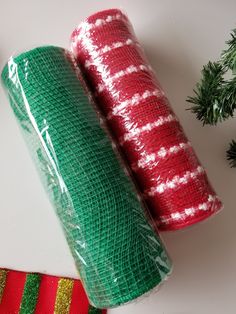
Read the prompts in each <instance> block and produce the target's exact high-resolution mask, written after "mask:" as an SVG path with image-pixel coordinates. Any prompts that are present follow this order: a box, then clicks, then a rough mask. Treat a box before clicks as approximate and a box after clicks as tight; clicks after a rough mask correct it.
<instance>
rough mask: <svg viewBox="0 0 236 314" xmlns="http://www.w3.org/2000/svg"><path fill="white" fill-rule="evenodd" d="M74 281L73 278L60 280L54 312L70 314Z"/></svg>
mask: <svg viewBox="0 0 236 314" xmlns="http://www.w3.org/2000/svg"><path fill="white" fill-rule="evenodd" d="M73 286H74V281H73V280H72V279H60V280H59V281H58V287H57V296H56V303H55V309H54V314H68V313H69V311H70V303H71V296H72V290H73Z"/></svg>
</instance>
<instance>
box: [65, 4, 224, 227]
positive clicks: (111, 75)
mask: <svg viewBox="0 0 236 314" xmlns="http://www.w3.org/2000/svg"><path fill="white" fill-rule="evenodd" d="M71 44H72V50H73V53H74V55H75V57H76V60H77V62H78V63H79V65H80V67H81V69H82V71H83V72H84V74H85V77H86V79H87V81H88V83H89V85H90V87H91V90H92V92H93V94H94V96H95V98H96V102H97V105H98V109H99V111H100V112H101V113H102V115H103V116H104V117H105V118H106V120H107V124H108V127H109V129H110V131H111V134H112V135H113V137H114V138H115V139H116V141H117V143H118V144H119V147H120V151H121V152H122V153H123V155H124V158H125V159H126V163H127V164H128V165H129V167H130V169H131V170H132V175H133V177H134V179H135V181H136V183H137V185H138V187H139V190H140V192H141V195H142V198H143V199H144V200H145V202H146V204H147V207H148V209H149V211H150V213H151V215H152V216H153V217H154V219H155V221H156V222H157V223H158V226H159V229H161V230H175V229H180V228H183V227H186V226H188V225H191V224H193V223H196V222H198V221H201V220H203V219H205V218H207V217H209V216H211V215H212V214H213V213H215V212H217V211H218V210H219V209H220V208H221V206H222V205H221V202H220V200H219V198H218V197H217V196H216V194H215V192H214V190H213V188H212V187H211V185H210V183H209V181H208V179H207V175H206V173H205V170H204V169H203V167H202V166H201V164H200V163H199V160H198V158H197V157H196V154H195V152H194V150H193V148H192V146H191V144H190V142H189V141H188V139H187V138H186V136H185V134H184V132H183V129H182V127H181V125H180V123H179V121H178V119H177V117H176V115H175V114H174V113H173V111H172V109H171V107H170V105H169V103H168V100H167V99H166V97H165V95H164V93H163V91H162V89H161V87H160V85H159V83H158V81H157V80H156V78H155V75H154V73H153V71H152V69H151V67H150V65H149V63H148V62H147V60H146V58H145V56H144V53H143V50H142V48H141V46H140V44H139V43H138V41H137V38H136V36H135V34H134V31H133V28H132V26H131V24H130V22H129V20H128V18H127V17H126V16H125V15H124V14H123V13H122V12H121V11H119V10H116V9H113V10H106V11H102V12H99V13H96V14H94V15H92V16H90V17H89V18H87V19H86V20H85V21H84V22H83V23H81V24H80V25H79V27H78V28H77V29H76V30H75V31H74V32H73V34H72V38H71Z"/></svg>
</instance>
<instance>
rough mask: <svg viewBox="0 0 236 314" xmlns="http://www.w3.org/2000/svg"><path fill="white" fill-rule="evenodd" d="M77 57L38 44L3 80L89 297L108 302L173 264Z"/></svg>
mask: <svg viewBox="0 0 236 314" xmlns="http://www.w3.org/2000/svg"><path fill="white" fill-rule="evenodd" d="M71 60H72V58H71V56H69V55H68V52H66V51H65V50H64V49H62V48H57V47H52V46H47V47H40V48H35V49H33V50H30V51H28V52H25V53H22V54H20V55H18V56H16V57H12V58H10V59H9V62H8V64H7V65H6V66H5V67H4V69H3V72H2V80H3V84H4V86H5V87H6V90H7V92H8V95H9V98H10V103H11V106H12V108H13V110H14V113H15V115H16V118H17V120H18V121H19V123H20V126H21V129H22V131H23V133H24V136H25V138H26V142H28V144H29V146H30V150H31V152H32V154H33V158H34V159H35V160H36V162H37V166H38V169H39V172H40V174H41V177H42V179H43V181H44V184H45V186H46V189H47V191H48V192H49V194H50V197H51V200H52V203H53V205H54V206H55V209H56V212H57V215H58V216H59V218H60V221H61V223H62V226H63V228H64V231H65V234H66V238H67V240H68V243H69V246H70V249H71V252H72V254H73V256H74V259H75V262H76V265H77V268H78V271H79V274H80V277H81V279H82V281H83V285H84V287H85V290H86V292H87V295H88V297H89V300H90V302H91V304H92V305H94V306H96V307H98V308H107V307H113V306H116V305H119V304H122V303H125V302H128V301H131V300H132V299H134V298H137V297H139V296H141V295H142V294H144V293H146V292H147V291H149V290H150V289H152V288H154V287H156V286H157V285H158V284H160V283H161V282H162V281H163V279H165V278H166V277H167V275H168V274H169V272H170V268H171V266H170V262H169V260H168V256H167V254H166V251H165V249H164V248H163V246H162V243H161V241H160V239H159V237H158V235H156V234H155V232H154V231H153V229H152V227H151V226H150V224H149V222H148V220H147V218H146V216H145V214H144V211H143V209H142V207H141V205H140V203H139V201H138V200H137V198H136V195H135V192H134V188H133V186H132V185H131V183H130V182H129V179H128V177H126V175H125V174H124V171H123V169H122V168H121V165H120V163H119V161H118V159H117V158H116V155H115V153H114V151H113V149H112V147H111V144H110V140H109V137H108V136H107V135H106V132H105V131H104V130H103V129H102V128H101V126H100V124H99V119H98V117H97V115H96V112H95V111H94V109H93V107H92V105H90V103H89V101H88V97H87V95H86V93H85V91H84V88H83V83H82V81H80V80H79V78H78V75H77V72H76V71H75V70H76V69H75V67H74V66H73V63H72V61H71ZM26 200H27V194H26Z"/></svg>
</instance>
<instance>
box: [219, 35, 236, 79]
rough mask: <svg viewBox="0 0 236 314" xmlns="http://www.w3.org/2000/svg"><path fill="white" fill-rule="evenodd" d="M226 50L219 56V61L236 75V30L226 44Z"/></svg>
mask: <svg viewBox="0 0 236 314" xmlns="http://www.w3.org/2000/svg"><path fill="white" fill-rule="evenodd" d="M226 43H227V45H228V49H226V50H224V51H223V52H222V54H221V60H222V62H223V64H224V66H226V67H227V68H229V69H230V70H232V73H233V74H234V75H235V74H236V29H234V30H233V31H232V33H231V39H230V40H228V41H227V42H226Z"/></svg>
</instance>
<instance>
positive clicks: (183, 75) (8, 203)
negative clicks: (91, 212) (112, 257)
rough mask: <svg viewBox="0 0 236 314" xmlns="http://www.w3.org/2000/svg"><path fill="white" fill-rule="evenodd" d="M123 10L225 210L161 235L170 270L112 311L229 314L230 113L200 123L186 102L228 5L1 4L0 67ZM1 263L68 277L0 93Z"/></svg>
mask: <svg viewBox="0 0 236 314" xmlns="http://www.w3.org/2000/svg"><path fill="white" fill-rule="evenodd" d="M112 7H118V8H122V9H124V10H125V11H126V12H127V13H128V15H129V17H130V19H131V21H132V23H133V25H134V27H135V30H136V33H137V36H138V38H139V39H140V41H141V43H142V44H143V46H144V48H145V50H146V53H147V55H148V58H149V60H150V62H151V64H152V65H153V67H154V69H155V70H156V72H157V74H158V78H159V80H160V82H161V84H162V86H163V87H164V89H165V91H166V93H167V95H168V97H169V99H170V101H171V103H172V106H173V108H174V110H175V111H176V113H177V115H178V116H179V118H180V120H181V122H182V124H183V126H184V129H185V131H186V133H187V135H188V137H189V139H190V140H191V141H192V143H193V146H194V147H195V149H196V151H197V153H198V156H199V158H200V160H201V161H202V163H203V165H204V166H205V168H206V169H207V172H208V174H209V177H210V179H211V181H212V183H213V185H214V187H215V189H216V191H217V192H218V194H219V195H220V197H221V198H222V200H223V202H224V205H225V208H224V211H223V212H221V213H220V214H218V215H217V216H216V217H214V218H212V219H210V220H209V221H207V222H205V223H202V224H198V225H196V226H194V227H192V228H190V229H187V230H185V231H181V232H173V233H168V234H167V233H165V234H163V238H164V240H165V242H166V246H167V248H168V251H169V253H170V255H171V257H172V259H173V262H174V271H173V275H172V276H171V277H170V279H169V280H168V281H167V282H166V283H165V284H164V286H163V287H162V289H161V291H159V292H158V293H156V294H152V295H151V296H150V297H148V298H145V299H144V300H142V301H139V302H137V303H135V304H131V305H127V306H124V307H120V308H118V309H114V310H111V311H110V313H113V314H121V313H123V314H134V313H135V314H143V313H146V314H154V313H155V314H199V313H200V314H205V313H206V314H218V313H219V314H231V313H232V314H234V313H236V243H235V242H236V241H235V240H236V210H235V203H236V198H235V197H236V188H235V183H236V170H233V169H230V168H229V166H228V164H227V162H226V160H225V150H226V148H227V145H228V142H229V141H230V140H231V139H232V138H235V139H236V124H235V120H234V119H230V120H228V121H227V122H225V123H222V124H221V125H219V126H218V127H204V128H203V127H202V126H201V123H200V122H198V121H197V120H196V119H195V117H194V116H193V115H192V114H191V113H190V112H189V111H186V110H185V109H186V108H187V107H188V104H187V103H186V102H185V99H186V97H187V96H188V95H191V94H192V88H193V87H194V84H195V83H196V81H197V80H198V79H199V77H200V69H201V67H202V65H203V64H204V63H206V62H207V61H208V60H209V59H212V60H213V59H216V58H218V56H219V54H220V51H221V50H222V49H223V48H224V47H225V45H224V41H225V40H226V39H228V38H229V32H230V30H231V29H232V28H234V27H235V26H236V25H235V22H236V15H235V13H236V1H235V0H226V1H223V0H221V1H220V0H218V1H213V0H212V1H210V0H207V1H203V0H201V1H194V0H191V1H190V0H178V1H177V0H176V1H174V0H173V1H170V0H164V1H161V0H151V1H150V0H149V1H148V0H146V1H138V0H136V1H135V0H127V1H125V0H123V1H85V0H84V1H82V0H53V1H50V0H38V1H35V0H28V1H27V0H21V1H18V0H17V1H16V0H14V1H13V0H10V1H9V0H8V1H6V0H0V43H1V44H0V66H1V67H2V66H3V64H4V63H5V62H6V60H7V58H8V57H9V56H10V55H12V54H14V53H17V52H20V51H22V50H25V49H29V48H32V47H35V46H37V45H42V44H54V45H59V46H64V47H68V46H69V36H70V33H71V32H72V30H73V28H74V27H75V26H76V25H77V24H78V23H79V22H80V21H81V20H82V19H83V18H85V17H86V16H87V15H89V14H91V13H94V12H95V11H97V10H101V9H105V8H112ZM0 127H1V132H0V144H1V145H0V147H1V148H0V266H1V267H9V268H15V269H19V270H26V271H41V272H47V273H49V274H57V275H67V276H72V277H75V276H76V270H75V267H74V264H73V261H72V258H71V256H70V253H69V251H68V248H67V244H66V242H65V240H64V237H63V234H62V231H61V229H60V226H59V224H58V221H57V218H56V216H55V215H54V213H53V210H52V208H51V206H50V204H49V202H48V200H47V197H46V195H45V194H44V191H43V189H42V187H41V184H40V182H39V180H38V177H37V174H36V171H35V168H34V165H33V163H32V161H31V159H30V157H29V154H28V152H27V149H26V146H25V144H24V141H23V139H22V137H21V134H20V132H19V130H18V127H17V125H16V122H15V119H14V117H13V114H12V112H11V110H10V107H9V105H8V102H7V100H6V97H5V95H3V91H2V89H1V90H0Z"/></svg>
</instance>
